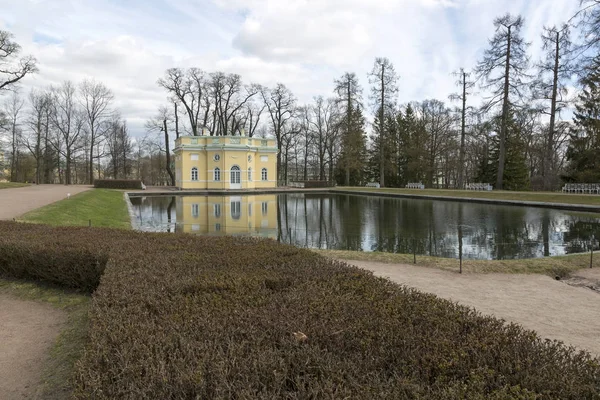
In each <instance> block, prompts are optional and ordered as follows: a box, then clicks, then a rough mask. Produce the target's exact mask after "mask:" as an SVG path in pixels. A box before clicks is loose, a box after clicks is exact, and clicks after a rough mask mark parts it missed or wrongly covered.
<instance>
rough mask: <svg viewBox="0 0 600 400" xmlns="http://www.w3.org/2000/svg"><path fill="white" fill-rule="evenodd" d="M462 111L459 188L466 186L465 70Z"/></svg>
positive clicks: (464, 75)
mask: <svg viewBox="0 0 600 400" xmlns="http://www.w3.org/2000/svg"><path fill="white" fill-rule="evenodd" d="M462 75H463V81H462V83H463V94H462V113H461V124H460V155H459V161H458V189H464V188H465V122H466V121H465V120H466V113H467V73H466V72H464V71H463V74H462Z"/></svg>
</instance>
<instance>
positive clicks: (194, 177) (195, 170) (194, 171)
mask: <svg viewBox="0 0 600 400" xmlns="http://www.w3.org/2000/svg"><path fill="white" fill-rule="evenodd" d="M192 180H193V181H197V180H198V168H196V167H194V168H192Z"/></svg>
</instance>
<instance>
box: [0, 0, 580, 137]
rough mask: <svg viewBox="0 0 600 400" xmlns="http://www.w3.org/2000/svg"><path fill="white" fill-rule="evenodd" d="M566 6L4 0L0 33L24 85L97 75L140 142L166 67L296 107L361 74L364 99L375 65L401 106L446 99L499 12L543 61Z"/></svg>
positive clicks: (569, 7)
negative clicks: (253, 88) (5, 34)
mask: <svg viewBox="0 0 600 400" xmlns="http://www.w3.org/2000/svg"><path fill="white" fill-rule="evenodd" d="M576 3H577V2H576V1H572V0H544V1H541V0H540V1H535V2H533V1H529V0H506V1H505V0H370V1H365V0H287V1H281V0H212V1H211V0H188V1H179V0H150V1H143V0H131V1H128V2H122V3H121V2H117V1H114V0H102V1H99V0H98V1H93V0H81V1H77V0H53V1H40V0H21V1H20V2H16V1H15V0H0V9H1V10H3V11H2V14H1V15H0V28H2V29H9V30H10V31H12V32H13V33H14V34H15V35H16V38H17V41H18V42H19V43H21V44H22V45H23V47H24V50H25V51H26V52H28V53H31V54H34V55H35V56H36V57H37V58H38V60H39V67H40V73H39V74H37V75H34V76H32V77H30V78H27V79H26V80H25V82H24V85H25V86H26V88H27V87H32V86H45V85H48V84H57V83H59V82H61V81H62V80H65V79H71V80H73V81H80V80H82V79H83V78H85V77H94V78H95V79H97V80H99V81H102V82H104V83H105V84H107V85H108V86H109V87H111V89H112V90H113V91H114V92H115V95H116V100H117V105H118V107H119V108H120V109H121V111H122V114H123V116H124V117H125V118H127V119H128V120H129V121H130V127H131V130H132V131H133V132H134V133H136V134H140V133H141V132H142V130H143V129H142V128H143V122H144V120H145V119H146V118H148V117H149V116H151V115H152V114H154V112H155V110H156V108H157V107H158V106H159V105H160V104H161V103H162V102H163V101H164V99H165V93H164V92H162V91H161V89H160V88H159V87H158V86H157V85H156V80H157V79H158V78H159V77H160V76H161V75H162V74H163V72H164V70H165V69H167V68H169V67H173V66H183V67H187V66H197V67H200V68H203V69H205V70H207V71H214V70H223V71H226V72H235V73H238V74H240V75H242V76H243V78H244V80H245V81H246V82H257V83H261V84H265V85H273V84H274V83H276V82H283V83H285V84H286V85H287V86H289V87H290V88H291V89H292V90H293V91H294V92H295V94H296V95H297V96H298V98H299V99H300V100H301V101H310V100H311V99H312V97H313V96H315V95H325V96H329V95H331V94H332V89H333V80H334V79H335V78H337V77H339V76H340V75H341V74H343V73H344V72H345V71H352V72H356V73H357V75H358V76H359V77H360V78H361V80H362V83H363V86H364V87H365V95H367V93H368V80H367V74H368V72H369V71H370V69H371V67H372V64H373V60H374V58H375V57H378V56H383V57H388V58H389V59H390V60H391V61H392V62H393V63H394V65H395V67H396V71H397V72H398V74H399V75H400V81H399V88H400V91H399V101H400V102H407V101H413V100H422V99H425V98H438V99H440V100H446V99H447V96H448V95H449V94H450V93H451V92H453V91H455V90H456V89H455V86H454V80H455V78H454V77H452V76H451V72H453V71H455V70H458V69H459V68H460V67H465V68H467V69H469V68H472V67H473V66H474V65H475V64H476V62H477V59H478V58H479V57H480V56H481V54H482V52H483V49H484V48H485V47H486V46H487V39H488V38H489V37H490V36H492V35H493V25H492V21H493V19H494V18H495V17H497V16H499V15H502V14H504V13H506V12H511V13H513V14H518V13H521V14H523V16H524V17H525V18H526V28H525V30H524V34H525V36H526V38H527V40H529V41H532V42H533V44H532V48H531V54H532V58H533V60H537V59H538V58H539V57H540V44H539V35H540V33H541V28H542V26H543V25H551V24H560V23H561V22H563V21H565V20H566V19H568V18H569V17H570V16H571V15H572V14H573V13H574V12H575V11H576V7H577V4H576Z"/></svg>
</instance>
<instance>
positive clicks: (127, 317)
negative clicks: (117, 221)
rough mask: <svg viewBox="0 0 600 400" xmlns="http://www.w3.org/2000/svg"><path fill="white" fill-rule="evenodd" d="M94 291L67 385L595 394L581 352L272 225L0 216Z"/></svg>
mask: <svg viewBox="0 0 600 400" xmlns="http://www.w3.org/2000/svg"><path fill="white" fill-rule="evenodd" d="M0 273H1V274H5V275H11V276H14V277H19V278H27V279H36V280H44V281H49V282H53V283H57V284H61V285H64V286H68V287H75V288H79V289H81V290H85V291H89V292H93V293H94V294H93V304H92V309H91V315H90V319H91V326H90V337H89V343H88V345H87V349H86V351H85V354H84V356H83V358H82V359H81V360H80V361H79V362H78V365H77V374H76V377H75V380H76V390H75V393H74V397H75V398H76V399H116V398H119V399H142V398H154V399H279V398H282V399H512V398H514V399H578V400H579V399H598V398H600V394H599V393H600V363H599V360H598V359H597V358H593V357H592V356H590V355H589V354H588V353H585V352H577V351H575V350H574V349H572V348H568V347H565V346H564V345H562V344H559V343H556V342H550V341H544V340H542V339H540V338H539V337H538V336H537V335H536V334H535V333H533V332H531V331H526V330H523V329H522V328H520V327H518V326H516V325H512V324H507V323H504V322H502V321H499V320H497V319H494V318H491V317H484V316H482V315H480V314H478V313H477V312H475V311H473V310H471V309H468V308H465V307H462V306H458V305H456V304H453V303H451V302H449V301H446V300H441V299H439V298H437V297H435V296H433V295H428V294H423V293H420V292H418V291H415V290H412V289H409V288H406V287H402V286H399V285H396V284H393V283H391V282H389V281H387V280H384V279H381V278H376V277H374V276H373V275H372V274H371V273H370V272H366V271H363V270H360V269H357V268H353V267H349V266H348V265H346V264H344V263H340V262H336V261H332V260H328V259H325V258H323V257H321V256H319V255H317V254H314V253H312V252H310V251H306V250H302V249H297V248H294V247H291V246H286V245H282V244H279V243H277V242H274V241H271V240H260V239H254V238H245V237H197V236H192V235H169V234H149V233H141V232H131V231H120V230H111V229H101V228H76V227H70V228H52V227H48V226H44V225H32V224H20V223H13V222H2V223H0Z"/></svg>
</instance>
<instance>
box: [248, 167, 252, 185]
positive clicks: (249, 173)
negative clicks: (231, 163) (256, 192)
mask: <svg viewBox="0 0 600 400" xmlns="http://www.w3.org/2000/svg"><path fill="white" fill-rule="evenodd" d="M248 182H252V168H250V167H248Z"/></svg>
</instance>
